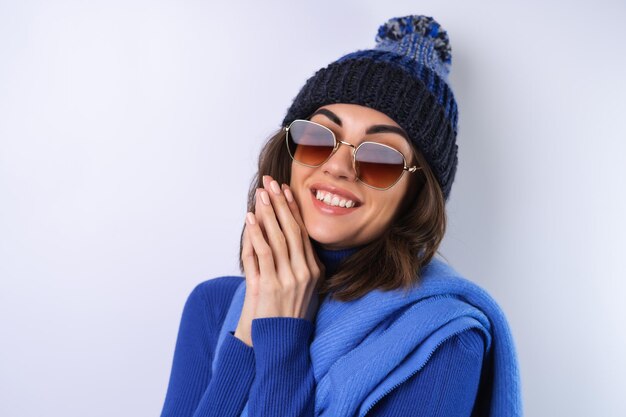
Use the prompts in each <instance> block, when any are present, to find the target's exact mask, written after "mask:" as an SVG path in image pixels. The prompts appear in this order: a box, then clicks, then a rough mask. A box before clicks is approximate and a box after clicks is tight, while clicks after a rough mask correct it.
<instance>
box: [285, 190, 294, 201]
mask: <svg viewBox="0 0 626 417" xmlns="http://www.w3.org/2000/svg"><path fill="white" fill-rule="evenodd" d="M284 192H285V198H286V199H287V201H289V202H290V203H293V194H291V191H290V190H289V188H285V191H284Z"/></svg>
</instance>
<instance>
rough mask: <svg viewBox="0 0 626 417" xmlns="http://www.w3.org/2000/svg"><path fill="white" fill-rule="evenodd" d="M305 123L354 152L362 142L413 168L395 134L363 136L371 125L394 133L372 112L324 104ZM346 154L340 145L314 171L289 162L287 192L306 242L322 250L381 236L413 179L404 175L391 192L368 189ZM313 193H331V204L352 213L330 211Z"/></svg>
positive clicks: (348, 152) (408, 152) (386, 121)
mask: <svg viewBox="0 0 626 417" xmlns="http://www.w3.org/2000/svg"><path fill="white" fill-rule="evenodd" d="M320 110H322V112H320ZM329 112H330V113H329ZM309 120H311V121H314V122H316V123H319V124H321V125H324V126H326V127H328V128H329V129H330V130H332V131H333V132H334V134H335V137H336V138H337V140H338V141H345V142H349V143H350V144H352V145H354V146H355V147H356V146H358V145H359V144H360V143H362V142H365V141H368V142H378V143H382V144H384V145H388V146H391V147H393V148H395V149H397V150H398V151H400V152H401V153H402V154H403V155H404V157H405V159H406V161H407V165H409V166H411V165H414V161H415V158H414V156H413V152H412V149H411V146H410V145H409V142H408V141H407V140H406V139H405V138H404V137H403V136H402V135H401V134H400V133H398V132H397V131H396V132H394V131H384V132H379V133H369V134H368V133H366V131H367V130H368V129H369V128H371V127H372V126H376V125H385V126H392V127H393V128H396V129H397V128H399V127H400V126H399V125H398V124H397V123H396V122H394V121H393V120H392V119H391V118H390V117H388V116H387V115H385V114H384V113H381V112H379V111H377V110H374V109H371V108H369V107H364V106H359V105H356V104H330V105H327V106H322V107H321V108H320V109H318V110H317V111H316V112H315V114H314V115H313V116H312V117H311V118H310V119H309ZM393 128H392V129H387V130H393ZM378 130H385V129H378ZM352 154H353V148H351V147H350V146H346V145H340V146H339V148H338V149H337V151H336V152H335V153H334V154H333V155H332V156H331V157H330V158H329V159H328V160H327V161H326V162H325V163H324V164H322V165H321V166H319V167H315V168H312V167H308V166H304V165H301V164H299V163H297V162H294V161H292V165H291V182H290V187H291V190H292V192H293V194H294V197H295V199H296V201H297V202H298V205H299V207H300V211H301V214H302V217H303V220H304V224H305V227H306V229H307V232H308V233H309V236H310V237H311V238H312V239H314V240H316V241H317V242H319V243H320V244H321V245H322V247H324V248H327V249H345V248H350V247H354V246H360V245H364V244H366V243H369V242H371V241H372V240H374V239H376V238H378V237H379V236H381V235H382V233H383V232H384V231H385V230H386V229H387V228H388V227H389V226H390V225H391V223H392V221H393V219H394V218H395V216H396V214H398V211H399V209H400V206H401V203H402V201H403V199H404V198H405V196H406V194H407V192H408V189H409V183H410V176H411V175H415V174H414V173H409V172H406V171H405V172H404V174H403V175H402V177H401V178H400V180H399V181H398V182H397V183H396V184H395V185H393V186H392V187H391V188H389V189H387V190H378V189H374V188H371V187H368V186H367V185H365V184H364V183H362V182H361V181H358V180H357V176H356V172H355V170H354V168H353V165H352ZM318 191H321V192H322V193H324V194H328V193H331V201H332V198H333V197H335V196H336V197H338V198H339V199H340V200H341V199H343V200H346V201H348V200H352V201H353V203H355V204H354V206H353V207H338V206H332V205H330V204H327V203H325V202H324V201H320V200H318V199H317V198H316V196H317V194H318V193H317V192H318ZM348 205H350V204H348Z"/></svg>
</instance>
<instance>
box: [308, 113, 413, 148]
mask: <svg viewBox="0 0 626 417" xmlns="http://www.w3.org/2000/svg"><path fill="white" fill-rule="evenodd" d="M316 114H323V115H324V116H326V117H328V118H329V119H330V121H332V122H333V123H335V124H336V125H338V126H339V127H342V124H341V119H340V118H339V116H337V115H336V114H335V113H333V112H332V111H330V110H328V109H324V108H322V109H318V110H317V111H316V112H315V113H313V114H312V115H311V118H313V116H315V115H316ZM365 133H366V134H371V133H397V134H398V135H400V136H402V137H404V138H405V139H406V140H407V141H409V142H411V141H410V140H409V135H407V134H406V132H405V131H404V129H402V128H400V127H397V126H391V125H374V126H370V127H369V128H368V129H367V130H366V131H365Z"/></svg>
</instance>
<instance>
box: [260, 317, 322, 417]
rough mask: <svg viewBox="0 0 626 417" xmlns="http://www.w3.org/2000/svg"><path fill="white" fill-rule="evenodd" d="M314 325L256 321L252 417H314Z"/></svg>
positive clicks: (295, 321)
mask: <svg viewBox="0 0 626 417" xmlns="http://www.w3.org/2000/svg"><path fill="white" fill-rule="evenodd" d="M312 334H313V324H312V323H311V322H310V321H309V320H306V319H298V318H293V317H270V318H261V319H254V320H252V345H253V346H254V353H255V357H256V358H257V360H256V378H255V380H254V383H253V384H252V387H251V389H250V403H249V407H248V415H249V416H250V417H261V416H264V417H270V416H272V417H273V416H281V417H288V416H313V410H314V408H313V405H314V401H315V379H314V377H313V368H312V366H311V359H310V357H309V344H310V342H311V336H312Z"/></svg>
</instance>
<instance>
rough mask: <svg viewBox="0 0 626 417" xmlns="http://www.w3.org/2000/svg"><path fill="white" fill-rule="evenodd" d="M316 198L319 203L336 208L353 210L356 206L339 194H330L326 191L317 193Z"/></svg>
mask: <svg viewBox="0 0 626 417" xmlns="http://www.w3.org/2000/svg"><path fill="white" fill-rule="evenodd" d="M315 198H316V199H318V200H319V201H321V202H323V203H324V204H327V205H329V206H334V207H346V208H351V207H354V206H355V205H356V203H355V202H354V201H352V200H348V199H345V198H343V197H341V196H338V195H337V194H333V193H329V192H326V191H321V190H317V191H316V192H315Z"/></svg>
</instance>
